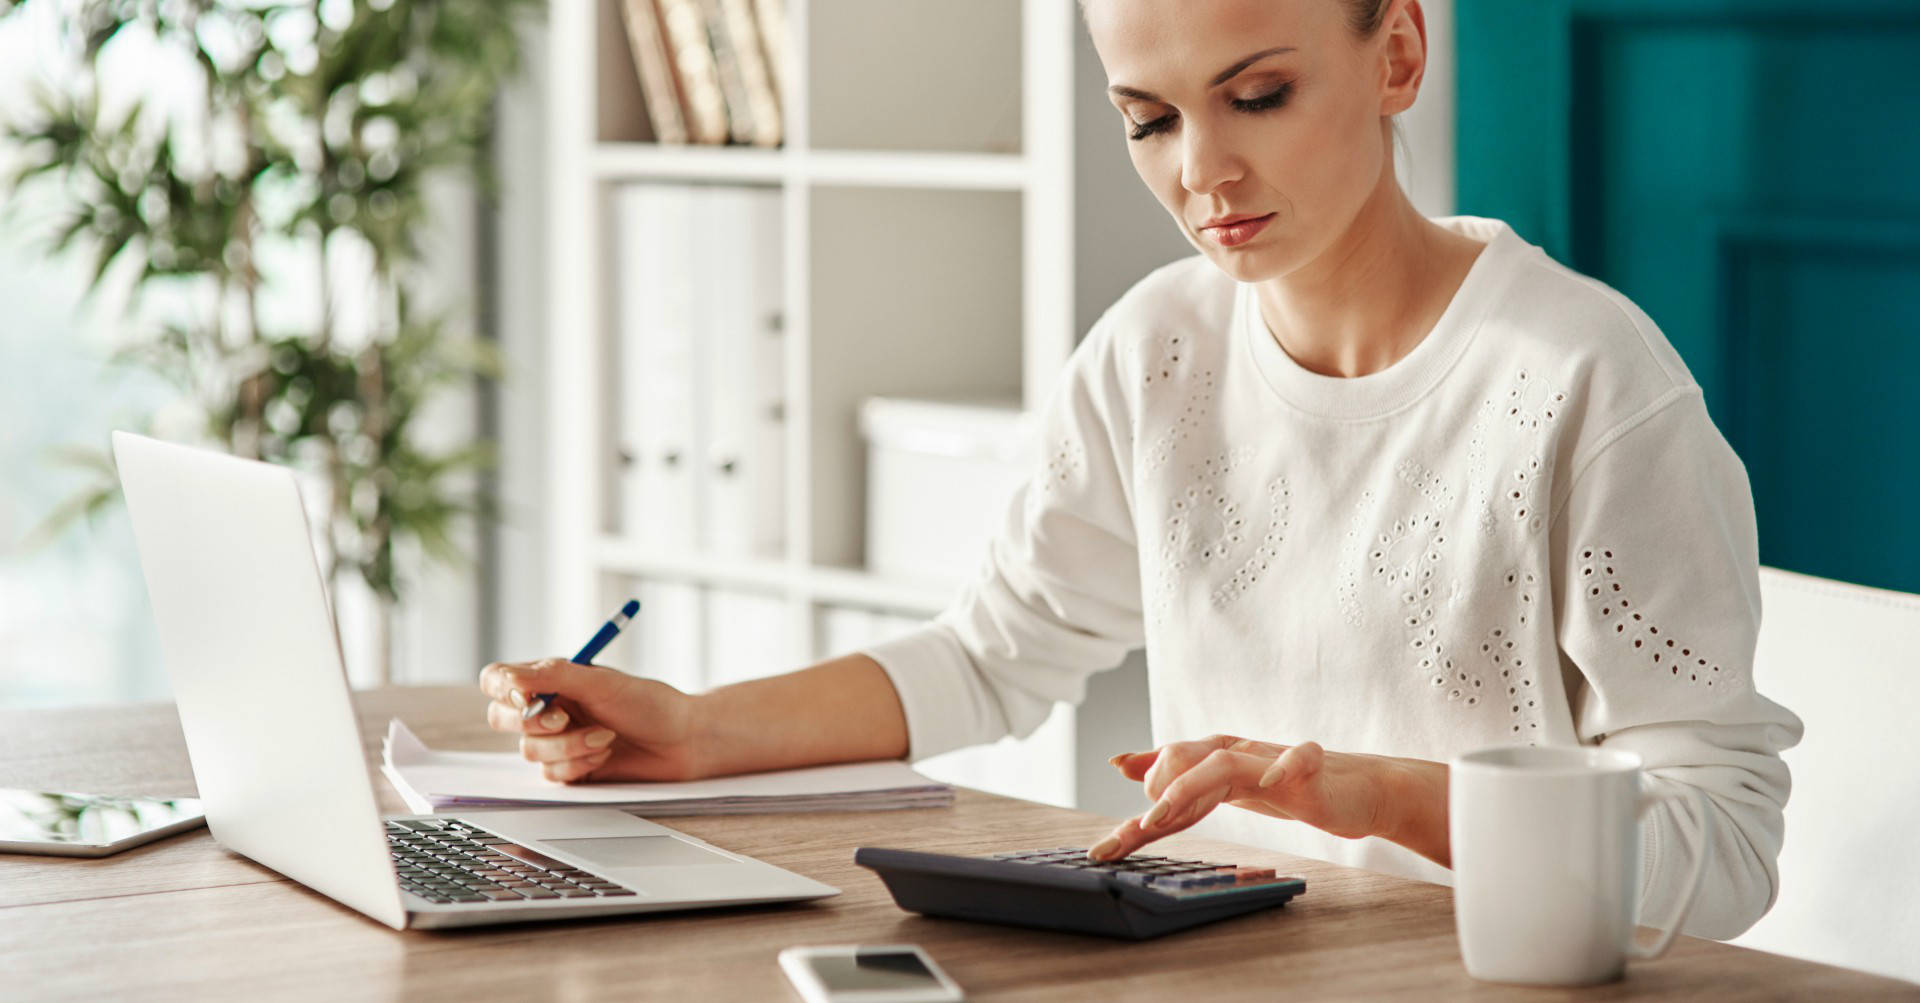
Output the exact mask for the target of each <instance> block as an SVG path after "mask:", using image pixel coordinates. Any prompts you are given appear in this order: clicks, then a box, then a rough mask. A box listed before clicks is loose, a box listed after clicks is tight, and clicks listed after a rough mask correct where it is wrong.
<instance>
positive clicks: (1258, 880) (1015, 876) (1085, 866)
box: [853, 846, 1307, 940]
mask: <svg viewBox="0 0 1920 1003" xmlns="http://www.w3.org/2000/svg"><path fill="white" fill-rule="evenodd" d="M853 862H854V863H856V864H859V865H860V866H862V867H865V868H867V869H869V870H872V871H873V872H875V873H877V874H879V875H880V880H881V881H883V882H885V883H886V886H887V891H889V892H891V893H892V894H893V900H894V902H896V903H898V904H899V906H900V908H902V909H907V910H910V911H912V912H917V913H923V914H925V915H928V916H945V917H950V918H953V919H971V920H980V921H983V922H988V923H1010V924H1013V925H1016V926H1032V927H1039V928H1041V929H1045V930H1071V931H1074V932H1076V933H1093V934H1100V935H1103V936H1108V937H1125V938H1128V939H1132V940H1146V939H1148V938H1150V937H1158V936H1161V935H1162V934H1168V933H1173V932H1174V931H1176V930H1185V929H1187V928H1188V927H1192V926H1199V925H1201V924H1203V923H1212V922H1214V921H1216V920H1222V919H1227V918H1229V917H1232V916H1238V915H1241V914H1243V913H1249V912H1254V911H1256V910H1260V909H1269V908H1272V907H1274V906H1277V905H1284V904H1285V903H1286V901H1287V900H1288V899H1291V898H1293V897H1294V896H1295V895H1298V894H1300V893H1301V892H1303V891H1306V888H1307V883H1306V882H1305V881H1303V880H1301V879H1299V878H1295V877H1285V876H1282V875H1279V874H1276V873H1274V870H1273V868H1270V867H1240V866H1236V865H1233V864H1215V863H1208V862H1206V861H1201V860H1178V859H1174V858H1171V857H1154V856H1132V857H1125V858H1122V859H1120V860H1114V861H1108V862H1105V863H1101V862H1097V861H1093V860H1088V859H1087V851H1086V849H1085V848H1084V847H1071V846H1057V847H1053V848H1050V849H1044V850H1017V851H1014V852H1011V853H996V854H993V855H991V856H986V857H962V856H954V855H950V854H944V853H921V852H918V851H915V850H890V849H883V848H880V847H872V846H863V847H861V848H859V849H858V850H855V851H854V854H853Z"/></svg>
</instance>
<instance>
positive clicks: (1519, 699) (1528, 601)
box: [1473, 569, 1540, 745]
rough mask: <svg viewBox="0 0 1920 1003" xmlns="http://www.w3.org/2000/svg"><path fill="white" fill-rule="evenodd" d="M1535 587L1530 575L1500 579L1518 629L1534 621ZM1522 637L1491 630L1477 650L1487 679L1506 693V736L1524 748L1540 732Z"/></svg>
mask: <svg viewBox="0 0 1920 1003" xmlns="http://www.w3.org/2000/svg"><path fill="white" fill-rule="evenodd" d="M1538 585H1539V578H1538V577H1537V576H1535V575H1534V574H1533V573H1532V572H1530V571H1521V570H1519V569H1508V570H1507V572H1506V573H1505V574H1504V575H1502V576H1501V587H1502V588H1504V589H1505V590H1506V591H1507V593H1508V594H1509V595H1511V596H1512V597H1513V598H1514V600H1515V605H1517V606H1518V607H1519V612H1518V613H1516V614H1515V618H1516V620H1517V621H1518V623H1519V625H1520V626H1525V625H1526V624H1527V622H1528V621H1529V620H1530V619H1532V617H1533V604H1534V595H1535V593H1537V592H1538ZM1521 636H1524V635H1521V634H1520V632H1519V631H1518V630H1515V629H1508V628H1507V627H1505V626H1496V627H1492V628H1489V629H1488V630H1487V632H1486V633H1485V634H1482V635H1481V636H1480V640H1479V643H1478V645H1477V649H1478V652H1479V656H1480V660H1481V662H1482V663H1483V664H1485V666H1486V668H1487V672H1488V676H1487V679H1488V680H1489V681H1492V680H1495V679H1497V680H1498V681H1497V683H1495V685H1497V686H1499V687H1500V688H1501V689H1504V690H1505V691H1506V693H1505V703H1506V706H1507V713H1508V714H1509V715H1510V717H1511V721H1510V722H1509V723H1508V731H1509V733H1511V734H1513V735H1520V736H1525V737H1526V739H1527V744H1528V745H1534V744H1537V743H1538V738H1539V732H1540V707H1539V703H1540V696H1539V694H1538V693H1537V692H1535V690H1534V685H1533V680H1534V674H1533V672H1532V671H1531V670H1529V669H1528V667H1527V660H1526V656H1525V654H1524V653H1523V652H1522V651H1521V649H1520V647H1519V639H1520V637H1521ZM1473 685H1475V686H1479V685H1480V680H1479V679H1477V678H1476V679H1474V680H1473ZM1488 699H1489V700H1495V699H1500V694H1499V693H1498V692H1494V693H1490V694H1489V695H1488Z"/></svg>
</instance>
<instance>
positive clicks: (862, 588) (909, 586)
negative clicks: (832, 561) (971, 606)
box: [803, 566, 957, 616]
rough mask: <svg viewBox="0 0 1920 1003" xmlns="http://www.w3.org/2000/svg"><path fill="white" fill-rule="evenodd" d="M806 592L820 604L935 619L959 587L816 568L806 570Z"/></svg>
mask: <svg viewBox="0 0 1920 1003" xmlns="http://www.w3.org/2000/svg"><path fill="white" fill-rule="evenodd" d="M803 589H804V591H805V592H806V593H807V596H808V598H810V599H812V600H813V601H814V602H816V603H824V604H827V605H846V606H865V607H868V608H871V609H879V610H885V611H888V612H893V613H917V614H919V615H921V616H932V615H934V614H935V613H938V612H940V611H941V610H943V609H946V608H947V606H949V605H951V604H952V602H953V596H954V592H955V591H956V590H957V586H956V587H941V586H939V585H934V584H931V583H927V582H906V581H898V580H894V579H889V578H883V577H881V576H879V575H876V574H873V573H872V572H868V571H861V570H859V569H857V568H834V567H825V566H815V567H812V568H808V569H806V571H805V579H804V584H803Z"/></svg>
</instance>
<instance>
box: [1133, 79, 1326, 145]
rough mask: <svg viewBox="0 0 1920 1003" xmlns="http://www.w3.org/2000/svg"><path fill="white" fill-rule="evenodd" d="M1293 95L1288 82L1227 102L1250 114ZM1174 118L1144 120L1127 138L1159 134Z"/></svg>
mask: <svg viewBox="0 0 1920 1003" xmlns="http://www.w3.org/2000/svg"><path fill="white" fill-rule="evenodd" d="M1292 96H1293V84H1292V83H1291V82H1288V83H1284V84H1281V85H1280V86H1278V87H1276V88H1274V89H1273V90H1270V91H1268V92H1267V93H1265V94H1262V95H1260V96H1259V97H1256V98H1246V99H1245V100H1242V99H1239V98H1235V99H1234V100H1232V101H1229V102H1227V103H1228V104H1230V105H1232V106H1233V107H1234V109H1235V110H1236V111H1243V112H1246V113H1248V114H1255V115H1257V114H1259V113H1260V112H1264V111H1272V110H1273V109H1275V108H1278V107H1280V106H1282V105H1284V104H1286V103H1287V99H1288V98H1290V97H1292ZM1173 119H1174V116H1172V115H1162V116H1160V117H1159V118H1156V119H1154V120H1153V121H1151V122H1142V123H1140V124H1139V125H1136V126H1134V127H1133V128H1132V129H1129V130H1127V138H1128V139H1131V140H1134V141H1136V142H1137V141H1139V140H1143V139H1147V138H1149V137H1152V136H1156V135H1159V134H1160V133H1163V132H1166V131H1167V130H1168V129H1171V128H1173Z"/></svg>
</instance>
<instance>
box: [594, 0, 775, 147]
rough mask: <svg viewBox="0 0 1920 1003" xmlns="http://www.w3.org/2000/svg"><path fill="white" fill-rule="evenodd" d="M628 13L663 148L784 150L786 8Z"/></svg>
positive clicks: (673, 4) (668, 3)
mask: <svg viewBox="0 0 1920 1003" xmlns="http://www.w3.org/2000/svg"><path fill="white" fill-rule="evenodd" d="M621 11H622V14H623V17H624V19H625V22H626V27H627V42H628V45H629V47H630V48H631V49H632V50H633V63H634V68H635V70H636V72H637V73H638V75H639V77H640V89H641V93H642V96H643V98H644V99H645V101H644V105H645V108H646V114H647V117H648V119H649V120H650V122H651V124H652V126H653V135H654V138H655V140H656V141H657V142H659V143H662V144H667V145H678V144H685V143H689V142H691V143H698V144H708V145H723V144H726V143H729V142H732V143H738V144H742V145H752V146H761V147H776V146H779V145H780V143H781V141H782V138H783V136H784V132H785V127H784V122H783V119H782V117H781V111H780V102H781V95H782V94H784V93H785V90H784V88H785V83H786V76H785V61H786V58H787V54H786V44H785V31H786V27H785V24H786V11H785V5H784V3H780V2H771V3H770V2H768V0H622V3H621Z"/></svg>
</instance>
